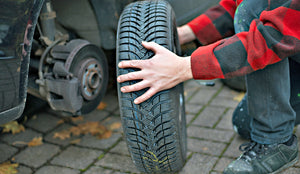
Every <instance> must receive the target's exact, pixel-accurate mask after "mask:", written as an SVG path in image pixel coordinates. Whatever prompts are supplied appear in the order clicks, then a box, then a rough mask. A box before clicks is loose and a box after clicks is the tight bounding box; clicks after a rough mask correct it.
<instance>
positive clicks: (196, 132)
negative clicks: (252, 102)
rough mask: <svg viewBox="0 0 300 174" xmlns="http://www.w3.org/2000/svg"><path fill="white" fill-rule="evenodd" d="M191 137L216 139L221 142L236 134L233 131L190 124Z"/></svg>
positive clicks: (189, 134) (227, 140) (189, 132)
mask: <svg viewBox="0 0 300 174" xmlns="http://www.w3.org/2000/svg"><path fill="white" fill-rule="evenodd" d="M187 134H188V136H189V137H196V138H201V139H206V140H214V141H219V142H229V141H230V139H231V137H232V136H233V135H234V133H233V132H232V131H226V130H216V129H210V128H203V127H197V126H189V127H188V129H187Z"/></svg>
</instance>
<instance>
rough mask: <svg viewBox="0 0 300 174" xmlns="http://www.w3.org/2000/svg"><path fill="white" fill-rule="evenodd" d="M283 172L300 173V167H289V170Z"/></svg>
mask: <svg viewBox="0 0 300 174" xmlns="http://www.w3.org/2000/svg"><path fill="white" fill-rule="evenodd" d="M282 173H284V174H299V173H300V168H295V167H291V168H288V169H287V170H285V171H283V172H282Z"/></svg>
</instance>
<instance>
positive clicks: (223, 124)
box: [216, 109, 234, 131]
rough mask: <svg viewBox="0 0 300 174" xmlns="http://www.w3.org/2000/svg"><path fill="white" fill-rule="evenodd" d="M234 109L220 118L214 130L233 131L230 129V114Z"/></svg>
mask: <svg viewBox="0 0 300 174" xmlns="http://www.w3.org/2000/svg"><path fill="white" fill-rule="evenodd" d="M233 111H234V109H229V110H228V111H227V112H226V114H225V115H223V116H222V119H221V121H220V122H219V123H218V125H217V127H216V128H220V129H227V130H231V131H233V127H232V121H231V120H232V114H233Z"/></svg>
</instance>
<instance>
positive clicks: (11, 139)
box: [1, 129, 42, 147]
mask: <svg viewBox="0 0 300 174" xmlns="http://www.w3.org/2000/svg"><path fill="white" fill-rule="evenodd" d="M41 136H42V134H41V133H38V132H36V131H33V130H31V129H26V130H25V132H21V133H18V134H15V135H13V134H3V135H2V136H1V140H2V141H4V142H6V143H8V144H10V145H14V146H16V147H25V146H27V145H26V144H25V143H18V144H16V142H30V141H31V140H32V139H33V138H35V137H41Z"/></svg>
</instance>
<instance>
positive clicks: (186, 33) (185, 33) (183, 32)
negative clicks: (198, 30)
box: [177, 25, 196, 45]
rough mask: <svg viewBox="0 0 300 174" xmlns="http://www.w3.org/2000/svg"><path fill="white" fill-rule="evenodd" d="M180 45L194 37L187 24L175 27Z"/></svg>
mask: <svg viewBox="0 0 300 174" xmlns="http://www.w3.org/2000/svg"><path fill="white" fill-rule="evenodd" d="M177 31H178V38H179V43H180V45H182V44H185V43H188V42H191V41H193V40H195V39H196V35H195V34H194V32H193V31H192V29H191V28H190V27H189V26H188V25H183V26H181V27H178V28H177Z"/></svg>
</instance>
